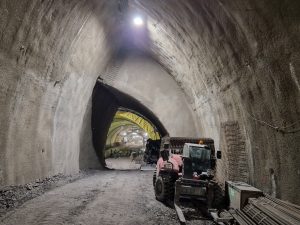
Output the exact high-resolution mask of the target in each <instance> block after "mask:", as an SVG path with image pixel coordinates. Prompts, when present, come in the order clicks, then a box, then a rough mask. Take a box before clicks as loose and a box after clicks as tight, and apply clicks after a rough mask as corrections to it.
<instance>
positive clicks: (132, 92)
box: [0, 0, 300, 204]
mask: <svg viewBox="0 0 300 225" xmlns="http://www.w3.org/2000/svg"><path fill="white" fill-rule="evenodd" d="M299 12H300V2H299V1H296V0H272V1H271V0H244V1H236V0H229V1H223V0H210V1H207V0H164V1H162V0H152V1H146V0H110V1H104V0H81V1H75V0H55V1H54V0H49V1H43V0H22V1H17V0H0V40H1V41H0V87H1V88H0V90H1V92H0V109H1V110H0V124H1V131H0V186H1V187H7V186H16V185H26V184H28V183H31V182H34V181H36V180H38V179H45V178H48V177H53V176H56V175H58V174H63V175H72V174H76V173H78V172H79V171H80V170H85V169H98V170H105V166H106V164H105V160H104V147H105V142H106V139H107V134H108V131H109V127H110V125H111V123H112V121H113V118H114V115H115V113H116V112H117V111H118V110H119V109H120V108H122V109H126V110H128V111H133V112H136V113H137V114H139V115H141V116H143V117H145V118H147V120H149V121H150V122H151V123H152V124H154V126H155V127H156V129H157V131H158V132H159V133H160V135H161V136H165V135H169V136H178V137H206V138H212V139H214V141H215V148H216V149H217V150H220V151H221V152H222V159H221V160H219V161H218V162H217V170H216V178H217V180H219V181H220V182H225V181H226V180H241V181H244V182H247V183H249V184H251V185H253V186H254V187H257V188H259V189H261V190H262V191H264V192H266V193H269V194H272V195H274V196H276V197H277V198H279V199H282V200H284V201H289V202H292V203H294V204H300V188H299V187H300V154H299V153H300V75H299V74H300V13H299Z"/></svg>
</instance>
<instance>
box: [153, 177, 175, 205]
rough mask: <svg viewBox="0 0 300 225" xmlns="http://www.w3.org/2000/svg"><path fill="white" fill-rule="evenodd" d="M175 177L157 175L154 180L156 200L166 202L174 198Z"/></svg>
mask: <svg viewBox="0 0 300 225" xmlns="http://www.w3.org/2000/svg"><path fill="white" fill-rule="evenodd" d="M175 181H176V178H173V177H171V176H158V177H157V178H156V182H155V187H154V191H155V197H156V199H157V200H158V201H161V202H168V201H173V200H174V193H175Z"/></svg>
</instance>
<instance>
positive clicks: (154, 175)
mask: <svg viewBox="0 0 300 225" xmlns="http://www.w3.org/2000/svg"><path fill="white" fill-rule="evenodd" d="M155 183H156V169H155V170H154V173H153V187H154V188H155Z"/></svg>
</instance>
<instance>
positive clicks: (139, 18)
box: [133, 16, 144, 26]
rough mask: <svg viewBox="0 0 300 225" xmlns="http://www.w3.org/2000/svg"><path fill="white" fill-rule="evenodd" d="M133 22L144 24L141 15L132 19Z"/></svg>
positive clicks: (138, 24) (139, 24) (137, 24)
mask: <svg viewBox="0 0 300 225" xmlns="http://www.w3.org/2000/svg"><path fill="white" fill-rule="evenodd" d="M133 23H134V25H136V26H142V25H143V24H144V21H143V19H142V18H141V17H139V16H137V17H135V18H134V19H133Z"/></svg>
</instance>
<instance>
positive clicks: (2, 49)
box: [0, 0, 117, 184]
mask: <svg viewBox="0 0 300 225" xmlns="http://www.w3.org/2000/svg"><path fill="white" fill-rule="evenodd" d="M0 4H1V5H0V9H1V13H0V14H1V21H0V38H1V42H0V58H1V64H0V74H1V76H0V86H1V89H0V90H1V92H0V100H1V102H0V107H1V114H0V123H1V131H0V140H1V141H0V149H1V151H0V184H24V183H27V182H30V181H32V180H35V179H37V178H42V177H46V176H49V175H51V174H58V173H67V174H68V173H74V172H77V171H78V169H79V162H78V157H79V151H80V144H79V142H80V132H81V128H82V121H83V116H84V113H85V111H86V106H87V103H88V100H89V98H90V96H91V93H92V89H93V86H94V84H95V80H96V78H97V76H98V75H99V72H100V71H102V69H104V66H105V64H106V62H107V61H108V60H109V57H110V52H111V50H110V47H109V45H108V43H107V37H109V30H108V27H109V26H110V25H109V22H108V21H111V22H113V20H114V18H110V20H108V16H109V14H108V12H110V13H113V12H114V9H116V8H117V7H116V6H114V4H113V3H109V2H107V1H103V2H97V4H96V3H93V2H92V1H29V0H27V1H26V0H24V1H21V2H20V1H5V0H2V1H0ZM113 6H114V7H113ZM90 138H91V137H90Z"/></svg>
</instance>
